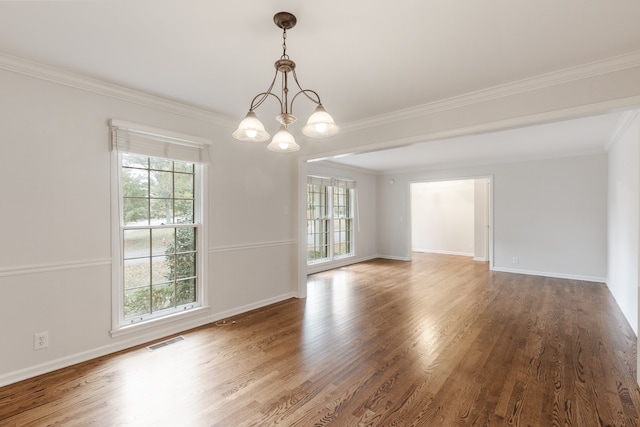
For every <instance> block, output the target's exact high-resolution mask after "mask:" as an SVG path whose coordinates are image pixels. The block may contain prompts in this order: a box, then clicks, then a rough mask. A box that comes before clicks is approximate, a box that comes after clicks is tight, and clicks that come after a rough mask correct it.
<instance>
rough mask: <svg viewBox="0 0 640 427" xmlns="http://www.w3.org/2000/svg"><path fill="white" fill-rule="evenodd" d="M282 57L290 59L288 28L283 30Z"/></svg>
mask: <svg viewBox="0 0 640 427" xmlns="http://www.w3.org/2000/svg"><path fill="white" fill-rule="evenodd" d="M281 58H282V59H289V55H287V29H286V28H284V29H283V30H282V57H281Z"/></svg>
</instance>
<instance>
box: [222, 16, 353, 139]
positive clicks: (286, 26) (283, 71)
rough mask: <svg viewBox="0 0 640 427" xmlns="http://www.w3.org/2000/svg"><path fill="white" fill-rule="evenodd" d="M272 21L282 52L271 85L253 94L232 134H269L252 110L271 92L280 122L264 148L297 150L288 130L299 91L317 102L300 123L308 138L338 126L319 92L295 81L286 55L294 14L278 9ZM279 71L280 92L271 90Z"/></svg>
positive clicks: (259, 136)
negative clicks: (279, 32)
mask: <svg viewBox="0 0 640 427" xmlns="http://www.w3.org/2000/svg"><path fill="white" fill-rule="evenodd" d="M273 22H275V24H276V26H278V27H279V28H281V29H282V56H281V57H280V59H278V60H277V61H276V62H275V67H276V73H275V75H274V76H273V80H272V81H271V85H269V88H268V89H267V91H266V92H262V93H259V94H257V95H256V96H255V97H254V98H253V100H252V101H251V106H250V107H249V112H248V113H247V115H246V116H245V118H244V119H243V120H242V121H241V122H240V124H239V125H238V129H236V131H235V132H233V137H234V138H235V139H239V140H240V141H250V142H264V141H267V140H268V139H269V138H270V137H271V135H269V133H267V131H265V130H264V125H263V124H262V122H261V121H260V120H258V118H257V117H256V114H255V113H254V110H255V109H256V108H258V107H260V105H262V103H263V102H264V101H265V100H266V99H267V98H268V97H269V95H271V96H273V97H274V98H276V99H277V100H278V102H279V103H280V114H279V115H277V116H276V120H277V121H278V122H279V123H280V129H279V130H278V132H276V134H275V135H274V136H273V139H272V140H271V143H270V144H269V145H268V146H267V148H268V149H269V150H271V151H280V152H286V151H298V150H299V149H300V146H299V145H298V144H297V143H296V140H295V138H294V137H293V135H291V133H289V125H290V124H292V123H294V122H295V121H296V116H294V115H293V102H294V101H295V100H296V98H297V97H298V95H300V94H303V95H304V96H306V97H307V99H309V100H311V101H312V102H313V103H315V104H316V109H315V111H314V112H313V114H311V116H310V117H309V119H308V120H307V124H306V125H304V126H303V127H302V133H303V134H304V135H306V136H308V137H311V138H325V137H328V136H332V135H335V134H336V133H338V130H339V129H340V128H339V127H338V125H337V124H336V123H335V122H334V121H333V118H332V117H331V116H330V115H329V113H327V112H326V111H325V109H324V107H323V106H322V102H320V96H319V95H318V93H317V92H315V91H314V90H311V89H302V87H301V86H300V83H298V77H297V76H296V63H295V62H293V61H292V60H291V59H289V55H287V30H290V29H291V28H293V27H294V26H295V25H296V22H297V20H296V17H295V16H294V15H292V14H291V13H289V12H279V13H276V14H275V16H274V17H273ZM278 73H280V75H281V82H282V88H281V91H280V96H278V95H276V94H275V93H274V92H273V89H274V86H275V83H276V80H278ZM289 74H291V76H292V77H293V81H294V82H295V84H296V86H297V87H298V91H297V92H296V93H295V95H293V97H292V98H291V102H289V86H288V85H289ZM294 90H295V89H294Z"/></svg>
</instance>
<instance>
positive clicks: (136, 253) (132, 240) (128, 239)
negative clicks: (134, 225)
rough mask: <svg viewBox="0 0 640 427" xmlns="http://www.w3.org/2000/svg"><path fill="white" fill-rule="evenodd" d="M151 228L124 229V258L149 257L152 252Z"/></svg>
mask: <svg viewBox="0 0 640 427" xmlns="http://www.w3.org/2000/svg"><path fill="white" fill-rule="evenodd" d="M149 232H150V230H124V258H125V259H129V258H140V257H148V256H149V254H150V250H151V247H150V239H149Z"/></svg>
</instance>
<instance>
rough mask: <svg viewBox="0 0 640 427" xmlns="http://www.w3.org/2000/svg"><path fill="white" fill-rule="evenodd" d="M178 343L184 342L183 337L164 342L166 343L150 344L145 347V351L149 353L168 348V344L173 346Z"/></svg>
mask: <svg viewBox="0 0 640 427" xmlns="http://www.w3.org/2000/svg"><path fill="white" fill-rule="evenodd" d="M180 341H184V337H175V338H171V339H169V340H166V341H161V342H157V343H155V344H152V345H150V346H149V347H147V350H149V351H153V350H158V349H159V348H162V347H166V346H168V345H170V344H175V343H177V342H180Z"/></svg>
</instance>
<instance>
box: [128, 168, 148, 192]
mask: <svg viewBox="0 0 640 427" xmlns="http://www.w3.org/2000/svg"><path fill="white" fill-rule="evenodd" d="M122 195H123V196H124V197H147V196H148V195H149V172H148V171H147V170H143V169H131V168H122Z"/></svg>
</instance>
